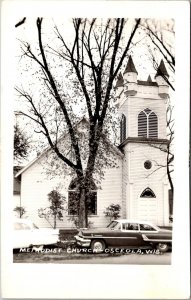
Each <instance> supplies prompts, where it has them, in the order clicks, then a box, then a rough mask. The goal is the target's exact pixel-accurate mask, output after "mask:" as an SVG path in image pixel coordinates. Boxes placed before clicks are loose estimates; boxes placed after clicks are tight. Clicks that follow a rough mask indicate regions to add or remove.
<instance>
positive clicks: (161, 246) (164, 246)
mask: <svg viewBox="0 0 191 300" xmlns="http://www.w3.org/2000/svg"><path fill="white" fill-rule="evenodd" d="M157 249H158V250H159V251H160V252H167V251H168V249H169V246H168V244H166V243H159V244H158V245H157Z"/></svg>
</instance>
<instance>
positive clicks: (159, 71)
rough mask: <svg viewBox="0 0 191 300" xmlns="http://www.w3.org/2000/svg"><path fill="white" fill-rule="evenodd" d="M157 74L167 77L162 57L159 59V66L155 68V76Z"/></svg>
mask: <svg viewBox="0 0 191 300" xmlns="http://www.w3.org/2000/svg"><path fill="white" fill-rule="evenodd" d="M157 76H166V77H169V75H168V72H167V70H166V67H165V64H164V61H163V59H161V62H160V65H159V67H158V69H157V73H156V75H155V78H156V77H157Z"/></svg>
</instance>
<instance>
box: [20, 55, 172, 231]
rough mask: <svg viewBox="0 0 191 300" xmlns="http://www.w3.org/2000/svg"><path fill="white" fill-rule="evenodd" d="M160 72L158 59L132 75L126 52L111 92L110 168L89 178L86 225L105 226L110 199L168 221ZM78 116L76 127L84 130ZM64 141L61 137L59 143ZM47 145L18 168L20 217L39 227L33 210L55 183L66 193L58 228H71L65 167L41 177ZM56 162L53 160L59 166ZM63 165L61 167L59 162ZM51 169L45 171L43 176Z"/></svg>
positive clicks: (134, 212)
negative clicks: (151, 70)
mask: <svg viewBox="0 0 191 300" xmlns="http://www.w3.org/2000/svg"><path fill="white" fill-rule="evenodd" d="M161 74H164V75H165V76H167V77H168V73H167V71H166V68H165V65H164V63H163V61H161V64H160V66H159V68H158V71H157V73H156V76H155V80H156V81H152V80H151V77H150V76H149V77H148V80H147V81H140V80H138V79H137V76H138V72H137V70H136V68H135V65H134V62H133V60H132V57H131V56H130V57H129V60H128V63H127V67H126V69H125V71H124V73H123V75H122V74H120V75H119V77H118V80H117V83H116V87H115V91H116V98H117V107H118V111H119V115H120V120H121V121H120V145H119V146H118V147H115V146H114V145H111V147H110V149H111V155H112V156H113V158H114V161H115V164H116V166H115V167H107V168H105V170H104V177H103V178H102V179H101V181H100V182H99V183H96V182H92V187H91V193H90V194H91V207H90V214H89V218H88V219H89V221H90V223H91V225H92V226H94V227H98V226H106V225H107V224H108V219H107V218H106V216H105V214H104V211H105V209H106V208H107V207H108V206H109V205H111V204H119V205H120V206H121V212H120V215H121V217H122V218H131V219H132V218H133V219H142V220H148V221H152V222H154V223H156V224H157V225H163V226H164V225H169V199H168V180H167V176H166V168H165V167H162V166H165V165H166V153H165V151H162V150H165V148H166V146H167V144H168V140H167V135H166V103H167V98H168V97H169V96H168V85H167V83H166V81H165V80H164V79H163V77H162V76H161ZM83 128H85V121H83V120H82V122H81V123H80V126H79V130H82V131H83V130H84V129H83ZM65 142H66V138H65V139H64V142H63V147H64V143H65ZM49 153H50V149H49V150H48V149H47V150H46V151H44V152H43V153H41V154H40V155H39V156H38V157H37V158H36V159H35V160H34V161H32V162H31V163H29V164H28V165H27V166H26V167H25V168H23V169H22V170H20V171H19V172H18V173H17V175H16V178H18V177H19V176H21V206H24V207H25V208H26V211H27V213H26V216H27V217H28V218H30V219H32V220H33V221H34V222H35V223H36V224H37V225H38V226H40V227H48V226H49V223H48V222H47V220H45V219H43V218H40V217H39V216H38V209H39V208H45V207H47V206H48V200H47V194H48V193H49V192H50V191H51V190H52V189H53V188H55V187H56V186H58V185H60V186H61V192H62V194H63V195H64V196H65V198H66V207H67V209H66V211H65V212H64V218H63V221H59V222H58V223H57V226H58V227H60V228H71V227H74V222H73V219H72V216H73V214H74V213H75V212H74V210H73V209H72V206H71V201H72V199H73V197H74V195H75V193H76V182H75V178H74V177H73V175H72V174H71V173H70V172H68V171H67V170H65V169H63V171H62V172H58V174H57V175H56V173H54V175H52V178H50V176H49V177H48V176H47V172H45V165H46V162H47V160H48V159H49V157H50V155H49ZM60 164H62V163H61V162H58V163H57V167H58V168H59V166H60ZM63 168H64V167H63ZM50 174H51V172H50V173H49V175H50Z"/></svg>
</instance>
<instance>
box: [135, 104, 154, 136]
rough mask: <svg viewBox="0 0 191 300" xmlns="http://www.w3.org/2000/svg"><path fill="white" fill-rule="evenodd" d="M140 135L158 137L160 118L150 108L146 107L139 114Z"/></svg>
mask: <svg viewBox="0 0 191 300" xmlns="http://www.w3.org/2000/svg"><path fill="white" fill-rule="evenodd" d="M138 136H139V137H147V138H158V118H157V115H156V114H155V113H154V112H153V111H151V110H150V109H149V108H146V109H144V110H143V111H141V112H140V113H139V115H138Z"/></svg>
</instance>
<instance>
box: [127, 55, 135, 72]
mask: <svg viewBox="0 0 191 300" xmlns="http://www.w3.org/2000/svg"><path fill="white" fill-rule="evenodd" d="M129 72H132V73H137V74H138V72H137V70H136V68H135V65H134V62H133V59H132V57H131V55H130V56H129V60H128V63H127V66H126V69H125V71H124V74H125V73H129Z"/></svg>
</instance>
